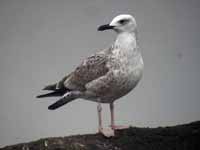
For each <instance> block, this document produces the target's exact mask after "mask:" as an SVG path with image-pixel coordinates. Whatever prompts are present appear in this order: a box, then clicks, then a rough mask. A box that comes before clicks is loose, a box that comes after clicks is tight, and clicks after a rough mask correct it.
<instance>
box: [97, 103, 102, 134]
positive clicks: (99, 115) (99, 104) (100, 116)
mask: <svg viewBox="0 0 200 150" xmlns="http://www.w3.org/2000/svg"><path fill="white" fill-rule="evenodd" d="M97 112H98V121H99V124H98V125H99V132H101V131H102V129H103V127H102V113H101V112H102V107H101V103H98V105H97Z"/></svg>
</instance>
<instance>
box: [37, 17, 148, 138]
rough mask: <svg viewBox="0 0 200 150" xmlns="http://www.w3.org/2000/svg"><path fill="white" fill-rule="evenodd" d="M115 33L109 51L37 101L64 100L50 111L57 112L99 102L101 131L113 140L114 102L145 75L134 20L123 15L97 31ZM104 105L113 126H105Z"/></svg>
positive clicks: (52, 86)
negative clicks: (70, 105) (71, 104)
mask: <svg viewBox="0 0 200 150" xmlns="http://www.w3.org/2000/svg"><path fill="white" fill-rule="evenodd" d="M104 30H114V31H115V32H116V33H117V37H116V40H115V41H114V42H113V44H111V46H110V47H109V48H107V49H104V50H101V51H99V52H96V53H95V54H93V55H91V56H89V57H87V58H86V59H85V60H83V61H82V63H81V64H80V65H79V66H78V67H77V68H75V70H74V71H72V72H71V73H70V74H68V75H67V76H65V77H64V78H62V79H61V80H60V81H59V82H57V83H55V84H50V85H48V86H46V87H44V88H43V90H49V91H51V92H50V93H47V94H42V95H39V96H37V98H43V97H54V96H58V97H59V96H60V97H61V98H60V99H59V100H58V101H56V102H55V103H53V104H52V105H50V106H49V107H48V109H49V110H55V109H57V108H59V107H61V106H63V105H65V104H67V103H69V102H71V101H73V100H75V99H78V98H81V99H84V100H89V101H94V102H97V103H98V105H97V112H98V130H99V132H100V133H102V134H103V135H105V136H108V137H109V136H114V131H115V130H116V129H120V128H123V127H122V126H117V125H115V120H114V102H115V100H117V99H119V98H121V97H122V96H124V95H126V94H128V93H129V92H130V91H131V90H132V89H134V88H135V87H136V85H137V84H138V82H139V81H140V79H141V77H142V74H143V68H144V64H143V59H142V55H141V51H140V49H139V47H138V37H137V36H138V35H137V34H138V32H137V25H136V21H135V18H134V17H133V16H131V15H129V14H121V15H118V16H116V17H114V18H113V19H112V21H111V22H110V23H109V24H105V25H102V26H100V27H98V31H104ZM101 103H108V104H109V106H110V113H111V125H110V128H108V129H106V128H103V126H102V106H101Z"/></svg>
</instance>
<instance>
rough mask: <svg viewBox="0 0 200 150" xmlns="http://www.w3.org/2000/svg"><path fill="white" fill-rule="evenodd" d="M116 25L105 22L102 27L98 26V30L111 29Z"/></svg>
mask: <svg viewBox="0 0 200 150" xmlns="http://www.w3.org/2000/svg"><path fill="white" fill-rule="evenodd" d="M113 28H114V26H110V25H109V24H105V25H102V26H100V27H98V29H97V30H98V31H104V30H110V29H113Z"/></svg>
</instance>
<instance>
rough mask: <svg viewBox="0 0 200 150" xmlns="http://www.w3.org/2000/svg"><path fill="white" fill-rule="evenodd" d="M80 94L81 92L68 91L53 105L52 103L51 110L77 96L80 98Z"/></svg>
mask: <svg viewBox="0 0 200 150" xmlns="http://www.w3.org/2000/svg"><path fill="white" fill-rule="evenodd" d="M79 96H80V92H74V91H71V92H68V93H67V94H65V95H64V96H63V97H62V98H61V99H59V100H58V101H56V102H55V103H53V104H52V105H50V106H49V107H48V109H49V110H55V109H57V108H59V107H61V106H63V105H65V104H67V103H69V102H71V101H73V100H75V99H76V98H78V97H79Z"/></svg>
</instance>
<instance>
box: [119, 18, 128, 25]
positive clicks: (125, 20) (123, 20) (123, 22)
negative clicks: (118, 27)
mask: <svg viewBox="0 0 200 150" xmlns="http://www.w3.org/2000/svg"><path fill="white" fill-rule="evenodd" d="M127 22H128V19H122V20H120V21H119V23H120V24H125V23H127Z"/></svg>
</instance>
